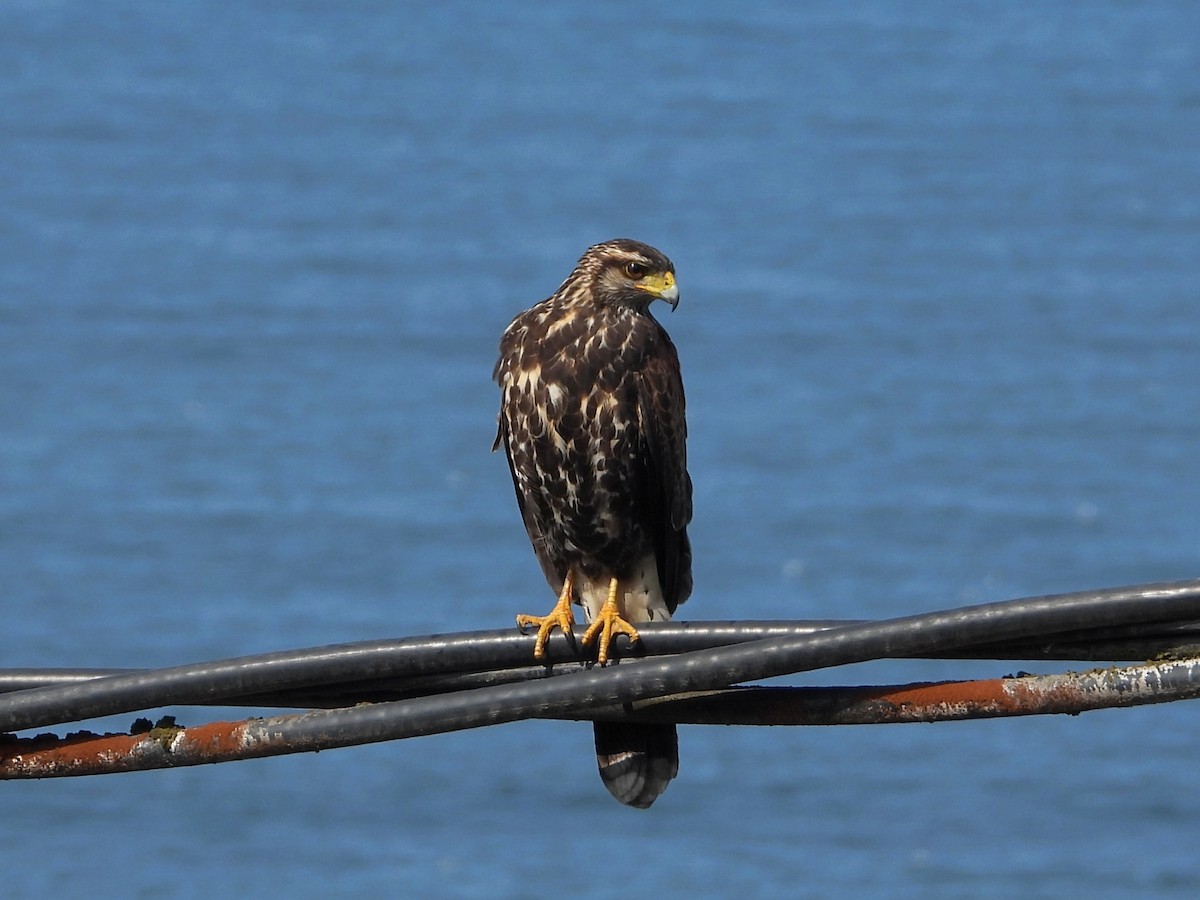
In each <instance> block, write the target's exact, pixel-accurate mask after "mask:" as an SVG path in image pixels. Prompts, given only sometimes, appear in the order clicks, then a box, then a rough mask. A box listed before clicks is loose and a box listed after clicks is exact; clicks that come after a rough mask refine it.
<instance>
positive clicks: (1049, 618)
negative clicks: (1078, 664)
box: [0, 581, 1200, 746]
mask: <svg viewBox="0 0 1200 900" xmlns="http://www.w3.org/2000/svg"><path fill="white" fill-rule="evenodd" d="M1197 618H1200V581H1188V582H1177V583H1173V584H1159V585H1144V586H1137V587H1132V588H1116V589H1109V590H1102V591H1085V592H1079V593H1073V594H1062V595H1056V596H1051V597H1039V598H1032V599H1028V600H1016V601H1009V602H1005V603H993V604H987V605H984V606H978V607H970V608H966V609H960V610H951V611H948V612H938V613H931V614H925V615H919V616H908V617H904V618H901V619H893V620H889V621H884V622H877V623H870V622H867V623H858V624H854V625H843V626H840V627H836V628H824V629H821V630H811V631H810V632H809V633H807V634H787V635H785V636H783V637H770V638H761V639H757V640H753V641H750V642H749V643H745V644H740V645H735V646H728V647H722V648H718V649H714V650H703V651H694V652H690V653H684V654H682V655H680V656H677V657H672V658H668V659H665V660H658V659H655V660H639V661H637V662H636V664H634V665H622V666H616V667H609V668H608V669H604V670H599V669H593V670H590V671H587V672H580V673H577V674H574V675H571V676H568V677H563V678H552V679H539V680H538V681H536V682H535V683H526V684H517V685H501V686H495V687H485V688H477V689H473V690H466V691H460V692H457V693H454V694H441V695H437V696H433V697H422V698H417V699H412V700H405V701H398V702H395V703H384V704H377V705H376V706H372V707H364V708H356V709H354V710H337V711H333V712H322V713H312V714H309V715H307V716H299V717H295V716H292V717H282V718H277V719H267V720H262V723H261V725H262V727H275V726H274V725H270V724H269V723H275V724H276V725H278V726H279V727H286V728H287V730H288V732H289V733H291V734H293V736H294V738H295V739H297V740H317V741H319V742H321V743H322V745H323V746H342V745H345V744H349V743H362V742H364V741H368V740H386V739H389V738H390V737H402V736H410V735H415V734H429V733H433V732H434V731H442V730H454V729H458V728H468V727H475V726H477V725H485V724H491V723H493V722H500V721H512V720H514V719H519V718H525V717H527V716H530V715H544V714H547V713H553V712H566V711H570V710H577V709H581V708H582V709H586V708H587V707H589V706H595V705H598V704H611V703H614V702H616V703H619V702H626V701H629V700H635V699H643V698H647V697H653V696H661V695H664V694H669V693H676V692H680V691H688V690H706V689H714V688H719V687H726V686H729V685H732V684H738V683H742V682H745V681H748V680H753V679H758V678H765V677H771V676H774V675H783V674H788V673H791V672H800V671H808V670H812V669H816V668H822V667H826V666H832V665H840V664H844V663H849V662H861V661H864V660H867V659H872V658H884V657H892V658H896V657H902V656H914V655H925V654H928V653H932V652H941V651H945V650H947V649H948V648H953V647H961V646H970V645H973V644H974V645H978V644H982V643H996V642H999V641H1013V640H1019V639H1023V638H1030V637H1034V636H1046V635H1055V634H1063V633H1069V632H1072V631H1080V630H1084V629H1096V628H1113V627H1123V626H1129V625H1146V624H1150V623H1154V622H1172V621H1179V620H1184V619H1197ZM769 627H771V628H774V627H776V626H775V625H774V624H772V625H770V626H769ZM681 630H682V632H684V633H686V632H687V631H689V630H691V631H697V630H700V629H692V628H689V627H688V626H686V625H685V626H684V627H683V628H682V629H681ZM648 631H649V629H648ZM464 637H465V638H466V640H465V641H464V640H463V638H464ZM530 642H531V639H530V638H528V637H523V636H520V635H516V634H512V633H505V632H485V633H478V634H476V635H467V636H463V635H457V636H433V637H430V638H410V639H404V640H400V641H384V642H367V643H362V644H349V645H339V646H335V647H328V648H319V649H318V650H316V651H284V652H280V653H274V654H265V655H262V656H256V657H247V658H242V659H233V660H224V661H218V662H215V663H203V664H199V665H193V666H180V667H173V668H170V669H160V670H153V671H146V672H135V673H128V674H123V675H116V676H112V677H106V678H100V679H96V680H92V681H86V682H83V683H79V684H67V685H62V686H57V687H46V688H36V689H33V690H24V691H18V692H15V693H11V694H8V695H7V696H3V697H0V730H6V731H7V730H18V729H23V728H31V727H39V726H44V725H49V724H56V723H60V722H66V721H75V720H77V719H83V718H92V717H95V716H101V715H108V714H112V713H119V712H128V711H131V710H137V709H145V708H150V707H153V706H162V705H179V704H191V703H205V702H214V701H216V700H218V699H220V698H222V697H233V696H245V695H249V694H256V693H258V694H261V693H269V692H275V691H280V690H286V689H289V688H294V687H298V686H311V685H313V684H322V685H328V684H335V683H338V682H346V681H353V680H363V679H375V678H384V677H397V676H406V677H409V676H412V675H430V674H438V673H444V672H446V671H447V670H453V669H455V668H457V669H458V671H472V667H478V666H479V664H480V663H481V662H483V661H492V660H495V659H501V658H503V659H506V660H507V661H508V663H510V664H513V665H524V664H527V663H528V658H529V657H528V654H529V652H530V650H529V648H530ZM559 643H561V644H562V645H564V646H567V641H566V639H565V638H563V639H562V640H561V641H560V642H559ZM656 643H657V641H656ZM406 650H407V651H411V652H410V653H408V654H407V655H406V654H405V652H404V651H406ZM522 657H523V658H522ZM476 671H477V669H476ZM301 722H303V723H305V724H303V725H301V724H300V723H301ZM285 723H286V724H285ZM296 729H299V730H298V731H297V730H296ZM331 729H332V730H331ZM341 729H346V731H345V733H344V734H342V735H341V737H338V734H340V730H341Z"/></svg>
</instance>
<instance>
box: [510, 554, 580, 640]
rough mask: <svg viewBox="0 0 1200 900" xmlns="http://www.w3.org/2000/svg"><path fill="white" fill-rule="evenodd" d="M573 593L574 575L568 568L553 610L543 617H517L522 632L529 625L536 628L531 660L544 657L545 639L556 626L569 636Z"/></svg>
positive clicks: (572, 622) (573, 621)
mask: <svg viewBox="0 0 1200 900" xmlns="http://www.w3.org/2000/svg"><path fill="white" fill-rule="evenodd" d="M573 593H575V573H574V571H573V570H572V569H571V568H570V567H568V568H567V576H566V577H565V578H564V579H563V588H562V591H561V592H560V593H559V595H558V602H557V603H555V604H554V609H552V610H550V613H549V614H548V615H545V616H527V615H524V614H521V615H519V616H517V627H518V628H520V629H521V631H522V632H524V631H525V628H526V627H527V626H529V625H536V626H537V630H538V633H537V641H536V642H535V643H534V645H533V658H534V659H541V658H542V657H544V656H545V655H546V639H547V638H549V637H550V632H551V631H553V630H554V626H555V625H557V626H558V627H559V628H561V629H562V630H563V632H564V633H565V634H571V633H572V631H571V629H572V628H573V627H574V625H575V616H574V615H572V613H571V595H572V594H573Z"/></svg>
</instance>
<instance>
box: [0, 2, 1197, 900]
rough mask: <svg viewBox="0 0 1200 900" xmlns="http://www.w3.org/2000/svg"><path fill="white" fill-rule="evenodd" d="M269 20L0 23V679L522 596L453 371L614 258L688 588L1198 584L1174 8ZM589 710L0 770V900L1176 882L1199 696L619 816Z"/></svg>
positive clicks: (476, 409) (715, 758)
mask: <svg viewBox="0 0 1200 900" xmlns="http://www.w3.org/2000/svg"><path fill="white" fill-rule="evenodd" d="M280 7H281V5H278V4H270V3H264V2H246V3H239V4H225V3H218V2H207V3H205V2H195V3H190V4H166V5H159V4H155V5H147V4H139V3H128V2H113V3H106V4H90V3H78V2H74V3H73V2H42V0H39V2H10V3H7V4H5V5H3V7H0V598H2V599H0V603H2V607H0V608H2V609H3V611H4V619H5V623H4V627H3V628H2V629H0V665H3V666H29V665H43V666H63V665H80V666H122V665H169V664H175V663H183V662H191V661H198V660H204V659H213V658H219V657H226V656H232V655H236V654H241V653H253V652H260V651H266V650H272V649H282V648H292V647H302V646H310V645H318V644H324V643H330V642H337V641H348V640H360V639H370V638H376V637H384V636H398V635H408V634H425V633H429V632H436V631H454V630H468V629H477V628H496V627H506V626H508V625H509V624H511V622H512V617H513V615H514V614H515V613H516V612H519V611H525V612H536V611H540V608H541V607H547V608H548V605H549V602H550V600H551V598H550V595H549V592H548V590H547V588H546V586H545V584H544V582H543V581H542V578H541V574H540V572H539V570H538V567H537V565H536V563H535V561H534V558H533V555H532V553H531V551H530V549H529V547H528V543H527V540H526V537H525V534H524V531H523V529H522V527H521V525H520V522H519V518H518V515H517V512H516V507H515V503H514V501H513V498H512V496H511V484H510V481H509V477H508V474H507V471H506V469H505V465H504V462H503V460H502V459H501V458H500V457H499V456H498V455H494V454H490V453H489V452H488V448H489V446H490V443H491V440H492V436H493V433H494V423H495V411H496V406H497V394H496V390H495V388H494V386H493V385H492V384H491V383H490V381H489V375H490V373H491V367H492V363H493V361H494V354H495V347H496V342H497V340H498V337H499V334H500V332H501V330H502V329H503V327H504V326H505V324H507V322H508V320H509V319H510V318H511V317H512V315H514V314H515V313H516V312H518V311H519V310H520V309H522V308H524V307H525V306H528V305H530V304H531V303H533V302H535V301H537V300H539V299H541V298H542V297H544V296H545V295H547V294H548V293H549V292H550V291H552V290H553V289H554V287H556V286H557V284H558V283H559V281H560V280H561V279H562V278H563V277H564V276H565V275H566V273H567V272H568V271H569V269H570V267H571V266H572V264H573V263H574V260H575V259H576V257H577V256H578V255H579V253H580V252H581V251H582V250H583V249H584V248H585V247H586V246H587V245H589V244H591V243H594V242H596V241H599V240H603V239H607V238H610V237H615V236H629V237H635V238H638V239H641V240H644V241H647V242H650V243H653V244H655V245H657V246H659V247H660V248H662V249H663V250H664V251H666V252H667V253H668V254H670V255H671V256H672V258H673V259H674V260H675V263H676V266H677V269H678V272H679V278H680V283H681V286H682V291H683V302H682V303H681V305H680V307H679V310H678V312H676V313H675V314H674V315H670V316H669V317H667V318H666V320H665V321H666V324H667V326H668V327H669V329H670V331H671V334H672V336H673V338H674V340H675V342H676V344H677V345H678V347H679V351H680V355H681V357H682V360H683V367H684V376H685V382H686V385H687V389H688V396H689V414H690V428H691V443H690V459H691V469H692V475H693V478H694V480H695V489H696V497H695V506H696V518H695V522H694V526H693V529H692V535H693V543H694V547H695V552H696V563H695V581H696V591H695V594H694V595H693V598H692V600H691V601H690V602H689V603H688V605H687V606H686V607H684V608H683V610H682V615H683V616H684V617H685V618H696V619H705V618H771V617H774V618H807V617H830V616H833V617H882V616H891V615H902V614H906V613H913V612H920V611H926V610H933V609H939V608H946V607H950V606H955V605H961V604H964V603H975V602H983V601H987V600H997V599H1005V598H1009V597H1018V596H1023V595H1031V594H1042V593H1050V592H1056V591H1065V590H1073V589H1082V588H1089V587H1100V586H1109V585H1118V584H1127V583H1136V582H1142V581H1152V580H1168V579H1177V578H1191V577H1196V576H1197V575H1200V461H1198V459H1197V450H1196V448H1197V446H1198V445H1200V391H1198V390H1197V386H1198V385H1200V353H1198V352H1197V347H1198V346H1200V313H1198V311H1197V310H1198V303H1200V165H1197V160H1198V157H1197V152H1198V151H1197V148H1198V147H1200V40H1198V36H1200V13H1198V12H1197V10H1196V8H1195V7H1194V6H1191V5H1188V4H1177V3H1168V2H1150V3H1143V4H1133V5H1131V4H1124V3H1119V2H1115V0H1114V2H1100V0H1097V2H1092V3H1087V4H1071V5H1048V4H1042V3H1034V2H1024V3H1011V4H1004V5H999V6H985V7H976V6H972V7H971V8H970V9H968V8H966V7H964V6H962V5H960V4H955V3H940V2H932V3H924V4H894V5H893V4H882V3H860V4H795V5H783V4H780V5H767V4H763V5H749V6H747V5H745V4H742V5H740V6H738V8H737V11H736V12H735V11H734V4H722V3H717V2H698V3H692V4H676V5H674V6H666V5H663V6H654V7H648V6H646V5H644V4H635V3H608V4H595V3H581V2H565V3H558V4H520V3H512V2H500V3H492V4H468V3H444V4H437V5H432V4H430V5H427V6H418V5H412V6H404V7H403V8H402V7H401V6H399V5H396V6H393V5H391V4H332V3H328V4H323V3H305V4H290V5H288V6H287V8H280ZM1018 667H1022V668H1036V669H1037V670H1039V671H1050V670H1053V669H1054V668H1055V666H1054V665H1053V664H1046V663H1041V664H1037V665H1031V664H1026V665H1024V666H1018V665H1016V664H1012V663H1008V662H998V663H978V664H972V665H956V664H953V663H938V664H929V665H923V666H922V665H916V664H908V665H900V664H892V665H890V666H862V667H855V668H854V670H852V671H844V672H832V673H822V674H820V675H819V676H813V677H811V678H809V679H806V680H808V681H823V682H826V683H829V682H833V683H839V682H841V683H846V682H856V681H866V682H872V681H886V680H888V679H892V678H908V677H926V678H928V677H952V676H955V675H998V674H1003V673H1004V672H1008V671H1013V670H1014V669H1016V668H1018ZM212 715H213V714H212V713H211V712H206V711H203V710H184V711H180V719H181V721H183V722H185V723H187V724H191V723H197V722H203V721H206V720H207V717H211V716H212ZM132 718H133V717H132V716H127V717H122V718H121V719H120V720H119V721H118V722H117V723H116V725H117V726H118V727H127V725H128V721H127V720H131V719H132ZM590 741H591V739H590V735H589V733H588V729H587V727H586V726H583V725H580V724H576V723H518V724H514V725H508V726H503V727H499V728H494V729H488V730H484V731H476V732H467V733H462V734H455V735H444V736H439V737H433V738H424V739H419V740H413V741H407V742H400V743H396V744H387V745H379V746H372V747H365V748H357V749H347V750H340V751H336V752H329V753H322V754H320V755H319V756H318V755H306V756H300V757H291V758H283V759H273V760H262V761H256V762H249V763H240V764H230V765H224V766H213V767H204V768H197V769H187V770H179V771H166V772H151V773H142V774H134V775H124V776H112V777H107V778H97V779H80V780H62V781H45V782H31V783H16V782H9V783H5V784H4V785H3V786H0V794H2V795H3V798H4V800H3V809H4V815H3V817H2V820H0V821H2V824H0V866H2V868H0V871H2V872H3V886H4V893H5V895H6V896H24V897H37V896H45V895H47V894H50V893H51V892H53V893H56V894H58V893H64V892H69V893H75V892H78V893H80V894H86V895H92V896H116V895H120V896H127V897H129V896H132V897H161V896H177V897H192V896H210V895H212V894H214V893H215V894H223V895H244V896H252V895H262V894H267V893H270V894H273V895H280V896H294V897H325V896H330V895H331V894H332V895H339V896H364V897H386V896H400V895H402V894H404V893H406V892H408V893H415V894H418V895H424V896H461V897H534V896H546V895H550V894H558V893H562V894H570V895H572V896H577V897H606V896H616V895H618V894H629V895H646V894H651V893H653V894H655V895H658V896H661V897H676V896H680V897H682V896H693V895H700V896H707V895H726V896H727V895H731V894H734V893H736V894H737V895H740V896H744V897H758V896H762V897H777V896H782V895H790V896H812V897H827V896H830V897H831V896H872V895H876V896H883V895H887V896H909V897H964V896H976V897H1013V896H1022V897H1058V896H1091V897H1107V896H1113V897H1120V896H1129V897H1135V896H1148V895H1155V896H1161V897H1172V896H1174V897H1192V896H1195V895H1196V893H1197V891H1200V861H1198V860H1197V853H1196V848H1197V846H1200V814H1198V813H1197V808H1196V804H1195V801H1194V798H1195V797H1196V795H1197V792H1198V791H1200V774H1198V770H1197V767H1196V764H1195V763H1196V753H1195V748H1196V746H1197V745H1198V744H1200V715H1197V708H1195V707H1194V706H1192V705H1190V704H1172V705H1167V706H1162V707H1158V708H1147V709H1142V710H1125V711H1116V712H1108V713H1094V714H1089V715H1086V716H1082V717H1079V718H1043V719H1028V720H1020V721H1018V720H1009V721H990V722H975V723H961V724H954V725H938V726H929V727H919V726H907V727H904V726H893V727H876V728H830V729H733V728H727V729H721V728H685V729H683V730H682V733H681V755H682V757H683V768H682V771H681V774H680V776H679V778H678V780H677V781H676V782H675V783H674V784H673V785H672V787H671V789H670V790H669V791H668V792H667V794H666V795H665V796H664V797H663V798H662V799H661V800H660V801H659V803H658V804H656V805H655V806H654V808H653V809H652V810H650V811H649V812H635V811H630V810H627V809H623V808H621V807H619V806H617V805H616V804H615V803H613V802H612V801H611V799H610V798H609V797H608V795H607V794H606V793H605V792H604V790H603V788H602V787H601V786H600V783H599V780H598V778H597V776H596V773H595V770H594V760H593V759H592V754H591V746H590Z"/></svg>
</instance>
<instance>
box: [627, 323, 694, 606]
mask: <svg viewBox="0 0 1200 900" xmlns="http://www.w3.org/2000/svg"><path fill="white" fill-rule="evenodd" d="M659 337H660V340H661V344H660V346H661V349H660V351H659V352H658V353H655V354H653V355H652V356H651V357H650V358H649V359H648V360H647V361H646V364H645V365H644V366H643V368H642V369H641V371H640V372H639V373H638V386H637V387H638V425H639V429H638V430H639V431H640V432H641V434H642V439H643V441H644V442H645V445H646V464H645V470H644V481H643V488H642V490H643V498H642V503H643V509H645V510H647V512H648V513H649V519H650V528H651V538H652V540H653V541H654V554H655V557H656V558H657V559H658V580H659V583H660V584H661V585H662V590H663V598H664V599H665V600H666V601H667V608H668V609H669V610H670V611H671V612H672V613H673V612H674V611H675V607H676V606H678V605H679V604H680V603H682V602H683V601H684V600H686V599H687V598H688V595H689V594H690V593H691V592H692V548H691V544H690V542H689V541H688V536H687V530H686V529H687V524H688V522H690V521H691V519H692V479H691V477H690V476H689V475H688V472H687V422H686V420H685V418H684V396H683V378H682V376H681V375H680V372H679V355H678V354H677V353H676V351H675V345H674V344H672V343H671V339H670V338H669V337H667V333H666V331H664V330H663V329H662V328H661V326H660V327H659Z"/></svg>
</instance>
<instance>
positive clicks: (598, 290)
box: [568, 238, 679, 310]
mask: <svg viewBox="0 0 1200 900" xmlns="http://www.w3.org/2000/svg"><path fill="white" fill-rule="evenodd" d="M575 273H576V274H577V275H580V276H582V278H581V280H582V286H583V287H585V289H586V290H587V291H588V293H589V294H590V295H591V299H593V300H594V301H596V302H599V303H602V304H621V305H624V306H631V307H633V308H634V309H638V310H645V309H646V308H647V307H648V306H649V305H650V304H651V303H652V302H654V301H655V300H665V301H666V302H667V303H669V304H671V309H672V310H674V309H675V307H676V306H678V305H679V288H678V286H676V284H675V265H674V263H672V262H671V260H669V259H667V257H666V256H665V255H664V254H663V253H662V252H660V251H658V250H655V249H654V248H653V247H651V246H650V245H649V244H643V243H640V242H638V241H631V240H629V239H628V238H618V239H617V240H614V241H605V242H604V243H603V244H596V245H595V246H594V247H589V248H588V249H587V252H586V253H584V254H583V256H582V257H580V259H579V265H578V266H576V267H575ZM570 280H571V279H568V281H570Z"/></svg>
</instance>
